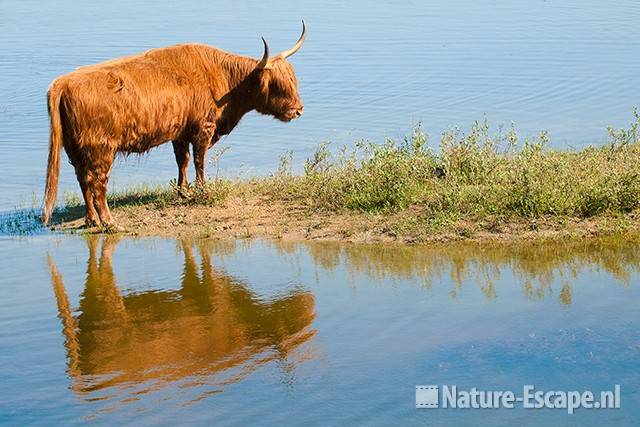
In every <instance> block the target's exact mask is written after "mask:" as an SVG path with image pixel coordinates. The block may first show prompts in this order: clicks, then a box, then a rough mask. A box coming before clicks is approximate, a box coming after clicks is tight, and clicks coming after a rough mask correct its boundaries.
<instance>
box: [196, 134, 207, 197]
mask: <svg viewBox="0 0 640 427" xmlns="http://www.w3.org/2000/svg"><path fill="white" fill-rule="evenodd" d="M208 148H209V142H208V141H207V143H205V144H200V143H197V142H194V144H193V163H194V165H195V166H196V184H197V185H199V186H201V187H202V186H203V185H204V163H205V160H206V159H207V149H208Z"/></svg>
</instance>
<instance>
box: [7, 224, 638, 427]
mask: <svg viewBox="0 0 640 427" xmlns="http://www.w3.org/2000/svg"><path fill="white" fill-rule="evenodd" d="M0 243H1V244H0V268H1V270H0V271H2V272H3V276H2V278H1V279H0V324H1V325H2V334H1V335H0V348H1V349H2V352H1V353H0V378H2V381H1V382H0V396H2V399H1V400H0V423H1V424H5V423H6V424H8V425H26V424H31V423H35V424H44V425H63V424H64V425H69V424H80V423H82V422H84V421H87V420H90V421H95V422H98V423H99V424H105V425H121V424H123V423H125V422H130V423H131V422H132V421H133V420H134V419H135V420H136V422H135V424H136V425H148V424H158V423H160V424H170V425H175V424H184V423H188V424H195V425H211V424H216V425H218V424H220V425H238V426H245V425H256V424H257V425H271V426H272V425H283V424H290V423H293V424H304V425H318V426H325V425H360V424H367V425H381V426H383V425H425V424H430V425H452V424H455V425H458V424H462V425H467V424H468V425H477V421H478V420H479V419H482V420H483V422H482V424H486V425H504V426H511V425H514V424H518V425H594V426H596V425H597V426H599V425H635V423H636V421H637V419H638V416H640V409H639V408H640V393H639V390H640V369H638V368H639V363H638V360H639V357H640V322H639V319H638V304H639V303H640V286H638V283H639V279H640V247H639V246H630V245H629V244H627V243H624V242H621V241H615V240H612V241H595V242H591V243H575V244H556V245H548V244H547V245H542V246H534V245H529V246H512V247H490V246H468V245H467V246H450V247H433V248H424V247H422V248H420V247H390V246H367V245H337V244H319V243H314V244H302V243H300V244H285V243H277V242H268V241H259V240H258V241H238V242H236V243H234V242H221V241H217V240H195V241H193V240H172V239H138V240H134V239H119V238H118V237H115V236H109V237H100V236H91V237H86V238H83V237H69V236H40V237H33V238H29V239H27V240H18V239H6V240H3V241H1V242H0ZM416 384H456V385H458V387H466V388H471V387H474V386H475V387H478V388H479V389H485V390H515V391H516V392H517V391H521V390H522V385H523V384H534V385H535V386H536V387H538V388H540V389H543V390H544V389H546V390H584V389H587V390H592V391H594V392H598V393H599V392H600V391H601V390H609V389H612V388H613V387H614V384H620V387H621V391H622V392H621V393H622V400H621V408H620V409H608V410H594V409H591V410H589V409H579V410H578V411H577V412H576V413H575V414H573V415H567V414H566V411H563V410H525V409H518V408H516V409H501V410H481V409H477V410H451V409H449V410H447V409H438V410H426V409H425V410H420V409H415V401H414V399H415V396H414V390H415V385H416ZM131 417H134V418H131Z"/></svg>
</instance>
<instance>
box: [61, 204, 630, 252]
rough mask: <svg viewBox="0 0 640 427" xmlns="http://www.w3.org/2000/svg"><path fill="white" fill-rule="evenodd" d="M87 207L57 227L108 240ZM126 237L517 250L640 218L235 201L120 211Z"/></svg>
mask: <svg viewBox="0 0 640 427" xmlns="http://www.w3.org/2000/svg"><path fill="white" fill-rule="evenodd" d="M83 213H84V206H81V207H77V208H74V209H70V210H67V211H65V212H63V213H60V214H58V215H57V216H56V217H55V218H54V219H55V220H57V221H56V222H57V223H58V224H57V225H56V226H54V229H57V230H62V231H66V232H83V233H101V232H103V231H104V230H102V229H100V228H89V229H87V228H84V220H83V218H82V215H83ZM112 214H113V216H114V218H115V220H116V222H117V224H118V225H119V226H120V227H122V228H123V229H124V231H122V233H123V234H124V235H132V236H206V237H217V238H221V239H231V238H233V239H237V238H254V237H261V238H273V239H282V240H286V241H302V240H322V241H344V242H353V243H374V242H396V243H404V244H415V243H435V242H440V243H442V242H451V241H460V240H465V241H495V242H500V241H504V242H514V241H528V240H558V239H566V238H587V237H600V236H608V235H614V234H629V235H631V234H635V235H637V234H639V232H640V213H639V212H633V213H629V214H625V215H615V216H607V215H604V216H598V217H592V218H586V219H581V218H570V217H557V216H550V217H541V218H507V217H499V216H495V217H486V216H485V217H481V218H453V219H445V220H442V219H437V218H435V219H434V218H428V217H425V216H424V214H423V212H422V211H421V209H420V207H419V206H415V207H412V208H409V209H406V210H404V211H401V212H397V213H385V214H368V213H359V212H353V211H348V212H344V213H326V212H312V211H310V210H309V209H308V208H306V207H304V206H297V205H295V204H292V203H288V202H281V201H273V200H272V199H269V198H265V197H260V196H246V195H245V196H238V197H230V198H229V199H227V200H226V201H225V202H224V203H222V204H220V205H219V206H213V207H211V206H202V205H167V206H162V205H157V204H155V203H153V202H148V203H142V204H123V205H120V206H113V207H112Z"/></svg>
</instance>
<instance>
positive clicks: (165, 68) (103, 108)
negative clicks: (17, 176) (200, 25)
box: [43, 21, 306, 230]
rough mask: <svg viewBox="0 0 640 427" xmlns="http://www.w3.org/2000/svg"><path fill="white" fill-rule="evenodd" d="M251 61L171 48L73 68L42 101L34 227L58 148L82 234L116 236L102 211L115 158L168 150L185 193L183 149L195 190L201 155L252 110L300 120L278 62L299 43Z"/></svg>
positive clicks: (190, 47)
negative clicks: (76, 199)
mask: <svg viewBox="0 0 640 427" xmlns="http://www.w3.org/2000/svg"><path fill="white" fill-rule="evenodd" d="M302 26H303V27H302V35H301V36H300V38H299V40H298V41H297V42H296V44H295V45H294V46H293V47H292V48H291V49H289V50H286V51H284V52H282V53H280V54H278V55H275V56H270V55H269V46H268V45H267V42H266V41H265V39H264V38H263V39H262V42H263V44H264V54H263V56H262V58H261V59H260V60H256V59H253V58H249V57H245V56H240V55H234V54H231V53H228V52H224V51H222V50H219V49H216V48H214V47H211V46H207V45H203V44H181V45H176V46H170V47H165V48H159V49H152V50H149V51H147V52H145V53H142V54H139V55H133V56H128V57H124V58H119V59H114V60H111V61H107V62H103V63H100V64H96V65H91V66H87V67H81V68H78V69H77V70H76V71H73V72H71V73H69V74H67V75H64V76H62V77H59V78H57V79H56V80H54V81H53V83H52V84H51V86H50V87H49V91H48V93H47V98H48V109H49V116H50V120H51V134H50V140H49V159H48V163H47V178H46V187H45V196H44V215H43V221H44V223H45V224H48V222H49V220H50V218H51V211H52V208H53V205H54V203H55V200H56V194H57V187H58V176H59V174H60V150H61V147H64V149H65V151H66V153H67V155H68V157H69V161H70V163H71V164H72V165H73V167H74V168H75V172H76V177H77V179H78V183H79V184H80V188H81V190H82V195H83V197H84V201H85V203H86V208H87V212H86V217H85V223H86V225H87V226H95V225H100V224H102V225H103V226H105V227H106V228H107V229H112V230H115V229H117V226H116V224H115V223H114V220H113V217H112V216H111V213H110V211H109V207H108V205H107V199H106V194H107V183H108V180H109V173H110V171H111V167H112V165H113V161H114V158H115V156H116V154H118V153H122V154H129V153H144V152H147V151H149V150H150V149H152V148H153V147H156V146H158V145H160V144H164V143H165V142H168V141H172V143H173V149H174V153H175V156H176V162H177V164H178V170H179V172H178V185H179V186H180V187H185V186H186V185H187V178H186V173H187V168H188V164H189V144H191V145H192V148H193V157H194V164H195V169H196V183H197V184H198V185H202V184H204V179H205V177H204V163H205V158H206V153H207V149H208V148H210V147H211V146H212V145H213V144H215V143H216V142H217V141H218V139H219V138H220V137H221V136H223V135H227V134H228V133H229V132H231V130H233V128H234V127H235V126H236V125H237V124H238V122H239V121H240V119H241V118H242V116H244V115H245V114H246V113H248V112H249V111H252V110H256V111H258V112H259V113H261V114H267V115H272V116H274V117H276V118H277V119H279V120H282V121H290V120H293V119H295V118H297V117H300V115H301V114H302V110H303V106H302V102H301V100H300V96H299V94H298V83H297V79H296V75H295V72H294V69H293V67H292V66H291V64H289V63H288V62H287V61H286V58H288V57H289V56H291V55H293V54H294V53H296V52H297V51H298V50H299V49H300V47H301V46H302V44H303V43H304V39H305V35H306V29H305V26H304V21H303V22H302Z"/></svg>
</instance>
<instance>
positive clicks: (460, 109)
mask: <svg viewBox="0 0 640 427" xmlns="http://www.w3.org/2000/svg"><path fill="white" fill-rule="evenodd" d="M300 18H304V19H305V20H306V22H307V25H308V29H309V32H308V39H307V42H306V44H305V46H304V48H303V49H302V50H301V51H300V52H299V53H298V54H296V55H295V56H294V57H292V58H291V62H292V63H293V64H294V66H295V68H296V70H297V74H298V77H299V81H300V91H301V95H302V98H303V101H304V104H305V115H304V117H303V118H302V119H301V120H299V121H295V122H292V123H288V124H284V123H279V122H277V121H275V120H273V119H271V118H267V117H261V116H259V115H258V114H255V113H254V114H250V115H248V116H247V117H246V118H245V120H243V122H242V123H241V124H240V126H239V127H238V128H237V129H236V130H235V131H234V132H233V133H232V134H231V135H229V136H228V137H226V138H225V139H224V140H223V141H222V142H221V144H220V147H229V148H230V150H229V151H228V152H227V153H226V154H225V155H224V156H223V158H222V163H221V166H222V169H223V172H224V173H226V174H228V175H232V176H235V175H238V174H241V175H263V174H266V173H268V172H269V171H272V170H274V169H275V168H276V166H277V163H278V157H279V156H280V155H281V154H284V153H285V152H286V151H287V150H293V155H294V163H295V164H296V165H297V166H300V165H301V164H302V163H303V161H304V159H305V158H306V157H307V156H308V155H309V154H310V153H311V151H312V150H313V148H314V147H316V146H317V144H319V143H321V142H323V141H327V140H330V141H333V142H334V143H335V145H341V144H346V143H352V142H353V141H355V140H357V139H361V138H367V139H372V140H375V141H382V140H383V139H384V138H385V137H392V138H400V137H402V136H403V135H405V134H407V133H409V132H410V131H411V128H412V127H413V126H414V125H415V124H416V123H418V122H421V123H422V124H423V126H424V128H425V130H426V131H427V132H428V133H430V134H431V136H432V141H433V143H434V144H435V145H437V141H438V137H439V135H440V133H441V132H442V131H443V130H446V129H450V128H452V127H454V126H460V127H461V128H462V129H465V128H467V129H468V127H469V125H470V124H471V122H472V121H473V120H475V119H482V118H483V115H484V114H486V115H487V117H488V119H489V121H490V122H491V123H492V124H494V125H495V126H496V127H497V126H498V125H500V124H504V125H507V126H509V125H510V124H511V122H513V123H515V126H516V128H517V129H519V131H520V132H521V134H523V135H532V134H535V133H537V132H538V131H540V130H544V129H546V130H548V131H549V133H550V137H551V143H552V144H553V145H554V146H558V147H570V146H571V147H582V146H585V145H586V144H591V143H601V142H603V141H605V140H606V138H607V133H606V127H607V125H614V126H618V127H619V126H624V125H627V124H628V123H629V122H630V121H631V118H632V116H631V110H632V107H633V106H639V104H640V102H639V95H640V92H639V91H638V87H640V59H639V58H640V27H639V26H638V25H637V23H638V21H640V4H639V3H638V2H637V1H633V0H627V1H616V2H601V1H592V0H588V1H584V0H583V1H576V0H569V1H542V0H539V1H529V0H527V1H524V0H516V1H513V0H509V1H506V0H504V1H484V0H482V1H474V2H470V1H460V0H453V1H447V2H444V3H443V2H435V1H427V2H425V1H403V2H396V1H381V2H376V3H375V5H374V4H371V3H370V2H364V1H355V2H338V1H325V2H315V3H309V2H299V3H295V2H290V1H287V2H284V1H277V2H262V1H242V2H209V1H184V2H180V4H173V3H171V2H149V1H145V0H143V1H135V2H130V1H122V0H115V1H109V2H101V1H86V2H75V1H67V0H62V1H56V2H46V1H23V0H2V2H0V129H1V130H2V132H0V170H2V178H1V179H0V195H2V197H0V210H7V209H12V208H14V207H16V206H17V205H26V206H31V205H33V204H35V205H36V206H37V205H38V204H39V202H40V198H41V194H42V189H43V177H44V169H45V163H46V156H47V139H48V120H47V114H46V105H45V93H46V89H47V86H48V85H49V83H50V82H51V81H52V80H53V79H54V78H56V77H57V76H60V75H62V74H65V73H67V72H69V71H71V70H73V69H75V68H76V67H78V66H81V65H87V64H92V63H97V62H100V61H103V60H106V59H110V58H115V57H118V56H122V55H128V54H133V53H137V52H141V51H144V50H145V49H149V48H152V47H159V46H165V45H170V44H174V43H179V42H190V41H193V42H204V43H210V44H213V45H216V46H218V47H221V48H223V49H225V50H229V51H232V52H237V53H239V54H245V55H253V56H259V55H261V53H262V46H261V41H260V36H261V35H264V36H265V37H266V39H267V40H268V41H269V43H270V45H271V47H272V50H274V51H278V50H282V49H285V48H288V47H290V46H291V45H292V44H293V43H294V42H295V40H296V39H297V37H298V35H299V32H300ZM212 170H213V166H210V172H211V171H212ZM175 175H176V167H175V163H174V160H173V153H172V150H171V148H170V145H165V146H162V147H160V148H158V149H156V150H155V151H153V152H152V153H151V154H150V155H148V156H145V157H142V158H136V157H131V158H129V159H128V160H127V161H124V160H123V161H120V162H119V165H118V167H117V168H116V170H115V171H114V173H113V175H112V178H111V183H112V184H113V185H112V187H113V188H117V187H123V186H128V185H132V184H136V183H141V182H160V183H166V182H168V180H169V179H171V178H174V177H175ZM77 187H78V185H77V183H76V181H75V176H74V174H73V170H72V168H71V167H70V166H69V165H66V164H64V165H63V168H62V188H63V190H68V191H73V192H78V189H77Z"/></svg>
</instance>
